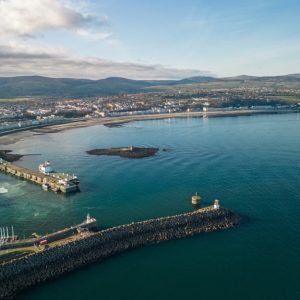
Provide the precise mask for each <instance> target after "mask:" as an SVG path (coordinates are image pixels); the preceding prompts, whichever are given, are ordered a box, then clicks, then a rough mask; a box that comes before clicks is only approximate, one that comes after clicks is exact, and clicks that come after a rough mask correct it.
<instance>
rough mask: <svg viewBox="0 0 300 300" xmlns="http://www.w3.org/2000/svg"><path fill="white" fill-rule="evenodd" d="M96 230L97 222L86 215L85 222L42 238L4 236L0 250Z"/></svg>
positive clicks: (53, 240)
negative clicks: (4, 239) (4, 240)
mask: <svg viewBox="0 0 300 300" xmlns="http://www.w3.org/2000/svg"><path fill="white" fill-rule="evenodd" d="M96 229H97V220H96V219H95V218H91V217H90V215H89V214H88V215H87V217H86V220H84V221H83V222H82V223H80V224H77V225H75V226H71V227H68V228H65V229H62V230H59V231H56V232H53V233H50V234H46V235H43V236H38V235H37V234H34V235H35V236H36V237H35V238H29V239H22V240H19V239H15V238H14V236H13V235H11V236H9V234H7V236H6V240H7V242H5V243H3V244H2V245H1V243H0V250H12V249H20V248H28V247H34V246H40V245H46V244H49V243H53V242H57V241H60V240H63V239H66V238H70V237H74V236H75V235H77V234H78V233H81V232H86V231H89V230H96ZM0 258H1V256H0ZM0 263H1V259H0Z"/></svg>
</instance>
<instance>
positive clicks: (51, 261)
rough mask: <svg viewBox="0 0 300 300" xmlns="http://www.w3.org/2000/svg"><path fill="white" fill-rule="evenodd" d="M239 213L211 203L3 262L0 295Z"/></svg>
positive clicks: (219, 224)
mask: <svg viewBox="0 0 300 300" xmlns="http://www.w3.org/2000/svg"><path fill="white" fill-rule="evenodd" d="M239 221H240V217H239V216H238V215H236V214H235V213H234V212H232V211H230V210H228V209H226V208H223V207H219V208H217V209H216V208H214V207H213V206H209V207H206V208H202V209H198V210H196V211H193V212H189V213H184V214H180V215H175V216H170V217H164V218H158V219H152V220H147V221H143V222H136V223H131V224H127V225H121V226H117V227H113V228H110V229H106V230H102V231H99V232H97V233H94V234H92V235H90V236H88V237H84V238H82V239H79V240H76V241H71V242H67V243H66V244H64V245H61V246H57V247H53V248H49V249H46V250H44V251H41V252H38V253H35V254H30V255H28V256H26V257H23V258H18V259H15V260H12V261H10V262H6V263H4V264H2V265H0V299H10V298H13V297H14V296H15V295H16V294H17V293H19V292H21V291H22V290H24V289H27V288H30V287H32V286H34V285H36V284H39V283H42V282H45V281H47V280H50V279H54V278H57V277H59V276H61V275H63V274H66V273H68V272H70V271H73V270H76V269H79V268H81V267H84V266H86V265H88V264H91V263H93V262H99V261H101V260H103V259H105V258H108V257H110V256H112V255H115V254H117V253H120V252H123V251H125V250H129V249H132V248H136V247H141V246H145V245H149V244H154V243H159V242H162V241H167V240H171V239H177V238H183V237H188V236H192V235H195V234H198V233H203V232H210V231H216V230H224V229H228V228H231V227H234V226H236V225H237V224H238V223H239Z"/></svg>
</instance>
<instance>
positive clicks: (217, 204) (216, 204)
mask: <svg viewBox="0 0 300 300" xmlns="http://www.w3.org/2000/svg"><path fill="white" fill-rule="evenodd" d="M219 208H220V204H219V200H217V199H216V200H215V201H214V209H219Z"/></svg>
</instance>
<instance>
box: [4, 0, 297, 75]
mask: <svg viewBox="0 0 300 300" xmlns="http://www.w3.org/2000/svg"><path fill="white" fill-rule="evenodd" d="M24 2H25V4H26V6H24ZM26 2H27V3H26ZM3 3H4V4H3ZM22 5H23V6H22ZM1 6H2V8H1ZM24 7H25V8H24ZM20 8H21V9H22V10H23V14H22V15H20V14H18V13H16V12H17V11H18V10H20ZM24 9H25V11H24ZM26 10H28V11H26ZM7 12H9V14H8V15H10V19H7V20H6V22H5V21H4V22H3V21H1V19H2V18H0V28H1V27H2V28H3V30H2V31H1V29H0V60H4V61H3V62H2V64H1V65H2V66H0V75H1V76H6V75H9V76H11V75H19V74H20V75H30V74H39V75H47V76H54V77H61V76H65V77H86V78H103V77H108V76H118V75H119V76H123V77H130V78H140V79H149V78H154V79H162V78H181V77H186V76H195V75H201V74H215V75H217V76H234V75H240V74H248V75H279V74H290V73H299V72H300V54H299V53H300V1H296V0H285V1H283V0H261V1H258V0H252V1H248V0H244V1H242V0H240V1H236V0H210V1H207V0H182V1H180V0H173V1H171V0H160V1H157V0H152V1H137V0H99V1H95V0H86V1H85V0H68V1H67V0H66V1H65V0H23V1H22V0H1V1H0V17H1V16H2V15H4V14H6V15H7ZM33 12H37V13H33ZM45 13H46V15H47V18H46V20H47V21H45V20H41V18H42V17H43V15H44V14H45ZM12 20H14V23H17V24H21V25H20V28H19V27H18V26H16V25H13V23H12ZM1 22H2V24H1ZM18 22H19V23H18ZM24 24H25V25H26V24H27V25H28V26H27V27H26V26H24ZM21 27H22V28H21ZM24 28H25V29H24ZM7 41H8V42H7ZM1 44H2V47H1ZM1 48H2V52H3V53H4V54H3V53H2V54H1ZM3 49H4V50H3ZM12 53H13V54H14V55H13V56H14V57H15V67H18V68H19V71H18V72H19V73H18V72H16V71H14V68H13V67H14V61H13V58H12V55H11V54H12ZM22 53H23V56H22ZM17 54H18V55H17ZM43 55H44V56H45V57H44V58H43V59H42V56H43ZM30 56H32V59H31V57H30ZM7 57H9V59H8V58H7ZM33 58H35V61H34V59H33ZM22 59H23V60H22ZM51 59H52V62H53V63H51ZM0 62H1V61H0ZM3 64H4V66H3ZM5 64H6V65H7V66H5ZM58 65H61V66H63V67H64V70H62V69H61V68H59V66H58ZM72 65H73V66H72ZM15 73H16V74H15Z"/></svg>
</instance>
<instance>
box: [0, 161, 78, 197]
mask: <svg viewBox="0 0 300 300" xmlns="http://www.w3.org/2000/svg"><path fill="white" fill-rule="evenodd" d="M0 171H1V172H3V173H6V174H10V175H13V176H16V177H19V178H22V179H25V180H28V181H31V182H34V183H37V184H40V185H42V186H43V188H46V189H48V188H50V189H51V190H52V191H54V192H62V193H69V192H74V191H77V190H78V189H79V181H78V179H77V177H76V176H70V175H68V174H64V173H42V172H39V171H35V170H31V169H28V168H24V167H21V166H18V165H16V164H13V163H10V162H7V161H5V160H3V159H0Z"/></svg>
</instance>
